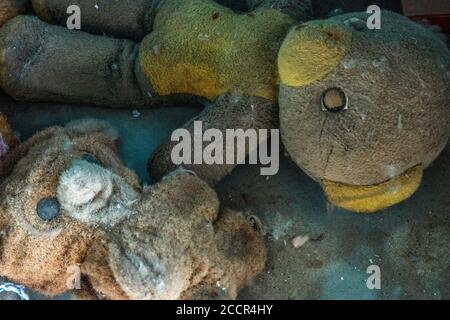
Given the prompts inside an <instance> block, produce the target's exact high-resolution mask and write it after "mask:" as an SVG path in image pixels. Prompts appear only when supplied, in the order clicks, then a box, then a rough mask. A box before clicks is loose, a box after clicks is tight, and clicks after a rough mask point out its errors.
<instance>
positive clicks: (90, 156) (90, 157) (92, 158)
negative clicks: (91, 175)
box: [81, 153, 102, 166]
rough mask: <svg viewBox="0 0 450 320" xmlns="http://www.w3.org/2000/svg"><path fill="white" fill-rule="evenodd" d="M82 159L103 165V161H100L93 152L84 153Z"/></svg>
mask: <svg viewBox="0 0 450 320" xmlns="http://www.w3.org/2000/svg"><path fill="white" fill-rule="evenodd" d="M81 159H82V160H84V161H87V162H89V163H93V164H96V165H99V166H101V165H102V164H101V162H100V161H98V159H97V158H96V157H95V156H94V155H93V154H90V153H85V154H83V156H82V157H81Z"/></svg>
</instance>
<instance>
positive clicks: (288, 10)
mask: <svg viewBox="0 0 450 320" xmlns="http://www.w3.org/2000/svg"><path fill="white" fill-rule="evenodd" d="M247 6H248V7H249V9H250V10H253V11H259V10H265V9H268V8H272V9H276V10H279V11H281V12H283V13H285V14H287V15H289V16H291V17H292V18H294V19H295V20H296V21H307V20H310V19H311V18H312V3H311V0H247Z"/></svg>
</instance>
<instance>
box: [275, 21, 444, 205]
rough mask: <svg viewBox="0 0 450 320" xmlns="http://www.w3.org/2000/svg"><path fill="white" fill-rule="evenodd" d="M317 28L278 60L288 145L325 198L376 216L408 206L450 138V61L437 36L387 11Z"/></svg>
mask: <svg viewBox="0 0 450 320" xmlns="http://www.w3.org/2000/svg"><path fill="white" fill-rule="evenodd" d="M368 18H369V16H368V15H367V14H366V13H352V14H345V15H340V16H337V17H334V18H332V19H329V20H320V21H311V22H308V23H305V24H302V25H299V26H297V27H295V28H293V29H292V30H291V32H290V33H289V35H288V36H287V38H286V39H285V41H284V43H283V45H282V48H281V50H280V53H279V60H278V65H279V73H280V78H281V92H280V118H281V130H282V136H283V141H284V144H285V146H286V148H287V149H288V151H289V153H290V155H291V156H292V158H293V160H294V161H295V162H296V163H297V164H298V165H299V166H300V167H301V168H302V169H303V170H304V171H305V172H307V173H308V174H309V175H310V176H311V177H312V178H313V179H315V180H317V181H318V182H320V183H321V184H322V186H323V188H324V190H325V193H326V195H327V197H328V199H329V200H330V201H331V202H332V203H334V204H336V205H337V206H340V207H343V208H347V209H349V210H352V211H357V212H373V211H377V210H380V209H383V208H385V207H388V206H390V205H393V204H395V203H398V202H400V201H402V200H404V199H406V198H408V197H409V196H410V195H411V194H412V193H414V192H415V190H416V189H417V188H418V186H419V184H420V180H421V175H422V170H423V169H424V168H426V167H427V166H428V165H430V163H431V162H432V161H433V160H434V159H435V158H436V157H437V156H438V154H439V153H440V152H441V151H442V149H443V148H444V147H445V145H446V143H447V140H448V138H449V135H450V109H449V107H450V96H449V92H450V53H449V50H448V48H447V47H446V45H445V44H444V43H443V42H442V41H441V40H440V39H439V38H438V37H437V36H436V35H435V34H434V33H432V32H431V31H428V30H426V29H425V28H423V27H422V26H419V25H418V24H415V23H413V22H411V21H410V20H408V19H407V18H405V17H403V16H400V15H398V14H394V13H390V12H382V14H381V29H379V30H377V29H375V30H369V28H368V27H367V25H366V21H367V19H368Z"/></svg>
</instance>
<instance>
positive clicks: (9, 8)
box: [0, 0, 28, 27]
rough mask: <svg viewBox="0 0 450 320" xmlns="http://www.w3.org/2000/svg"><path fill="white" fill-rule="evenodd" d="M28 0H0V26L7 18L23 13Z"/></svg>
mask: <svg viewBox="0 0 450 320" xmlns="http://www.w3.org/2000/svg"><path fill="white" fill-rule="evenodd" d="M27 3H28V0H1V1H0V27H1V26H3V25H4V24H5V23H6V22H7V21H8V20H11V19H12V18H14V17H16V16H18V15H19V14H22V13H25V11H26V7H27Z"/></svg>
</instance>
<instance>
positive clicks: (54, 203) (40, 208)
mask: <svg viewBox="0 0 450 320" xmlns="http://www.w3.org/2000/svg"><path fill="white" fill-rule="evenodd" d="M60 210H61V206H60V204H59V201H58V199H56V198H51V197H49V198H43V199H41V200H40V201H39V202H38V204H37V206H36V213H37V215H38V216H39V218H41V219H42V220H45V221H50V220H53V219H54V218H56V217H57V216H58V215H59V212H60Z"/></svg>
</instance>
